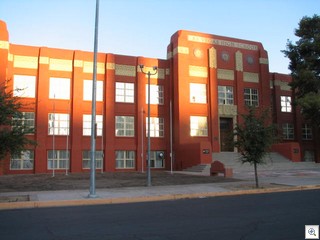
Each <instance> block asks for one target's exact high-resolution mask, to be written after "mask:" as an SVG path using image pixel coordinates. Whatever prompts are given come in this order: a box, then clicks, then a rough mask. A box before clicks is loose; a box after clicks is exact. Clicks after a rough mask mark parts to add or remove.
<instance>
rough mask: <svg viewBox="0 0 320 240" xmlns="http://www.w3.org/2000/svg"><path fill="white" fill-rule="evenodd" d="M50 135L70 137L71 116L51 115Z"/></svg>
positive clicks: (62, 114)
mask: <svg viewBox="0 0 320 240" xmlns="http://www.w3.org/2000/svg"><path fill="white" fill-rule="evenodd" d="M48 125H49V129H48V134H49V135H53V134H54V135H69V114H64V113H49V124H48Z"/></svg>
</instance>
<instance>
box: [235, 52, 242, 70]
mask: <svg viewBox="0 0 320 240" xmlns="http://www.w3.org/2000/svg"><path fill="white" fill-rule="evenodd" d="M236 70H237V71H240V72H242V71H243V61H242V53H241V52H240V51H237V52H236Z"/></svg>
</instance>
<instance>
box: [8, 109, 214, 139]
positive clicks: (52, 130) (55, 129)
mask: <svg viewBox="0 0 320 240" xmlns="http://www.w3.org/2000/svg"><path fill="white" fill-rule="evenodd" d="M48 118H49V120H48V134H49V135H69V128H70V124H69V123H70V119H69V114H66V113H49V117H48ZM13 120H14V121H20V122H21V123H20V124H21V125H25V126H27V127H30V128H34V125H35V114H34V113H33V112H23V114H22V118H13ZM134 121H135V117H134V116H116V117H115V136H117V137H134V136H135V124H134ZM148 122H149V121H148V118H147V117H146V136H148ZM96 124H97V129H96V134H97V136H102V133H103V116H102V115H96ZM190 126H191V130H190V133H191V136H208V130H207V129H208V128H207V117H197V116H191V117H190ZM82 134H83V136H91V115H89V114H84V115H83V130H82ZM150 137H164V118H161V117H150Z"/></svg>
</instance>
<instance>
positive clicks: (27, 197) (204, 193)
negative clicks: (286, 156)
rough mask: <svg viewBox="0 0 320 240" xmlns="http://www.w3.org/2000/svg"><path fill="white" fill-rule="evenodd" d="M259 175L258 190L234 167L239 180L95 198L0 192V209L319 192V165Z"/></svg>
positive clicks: (246, 172) (287, 166)
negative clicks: (269, 193)
mask: <svg viewBox="0 0 320 240" xmlns="http://www.w3.org/2000/svg"><path fill="white" fill-rule="evenodd" d="M297 166H299V167H297ZM258 172H259V181H260V186H261V188H259V189H255V188H254V186H255V182H254V173H253V171H250V168H247V169H242V170H241V169H239V168H237V169H234V178H236V179H240V180H242V181H237V182H223V183H206V184H190V185H177V186H152V187H130V188H113V189H97V190H96V194H97V198H88V195H89V190H66V191H38V192H10V193H9V192H8V193H0V200H1V199H7V201H4V200H2V201H0V210H4V209H17V208H36V207H57V206H80V205H94V204H115V203H130V202H144V201H162V200H176V199H186V198H204V197H215V196H229V195H239V194H258V193H268V192H280V191H295V190H307V189H320V164H315V163H314V164H300V163H287V162H284V163H283V162H280V163H274V164H273V165H272V167H269V168H268V167H263V168H262V169H259V170H258ZM176 174H177V173H176ZM9 201H10V202H9Z"/></svg>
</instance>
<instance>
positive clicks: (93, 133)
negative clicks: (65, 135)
mask: <svg viewBox="0 0 320 240" xmlns="http://www.w3.org/2000/svg"><path fill="white" fill-rule="evenodd" d="M98 22H99V0H96V18H95V27H94V50H93V81H92V113H91V142H90V143H91V144H90V145H91V152H90V159H91V162H90V192H89V195H88V197H89V198H96V197H97V195H96V91H97V90H96V87H97V51H98Z"/></svg>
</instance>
